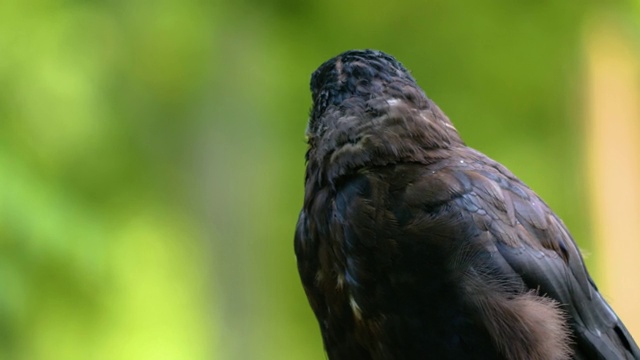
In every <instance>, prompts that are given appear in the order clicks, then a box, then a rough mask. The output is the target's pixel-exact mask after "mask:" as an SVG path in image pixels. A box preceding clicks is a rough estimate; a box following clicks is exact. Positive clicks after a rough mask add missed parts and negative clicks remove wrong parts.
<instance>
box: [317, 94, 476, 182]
mask: <svg viewBox="0 0 640 360" xmlns="http://www.w3.org/2000/svg"><path fill="white" fill-rule="evenodd" d="M425 104H426V106H425ZM425 104H422V106H418V105H416V104H415V103H413V102H409V101H406V100H400V99H374V100H370V101H368V102H367V103H366V104H365V105H362V104H361V105H360V106H351V107H348V106H347V107H346V110H345V107H342V108H340V109H335V110H334V111H333V112H328V113H327V114H326V119H325V121H326V122H327V123H328V124H329V125H330V126H328V128H329V130H327V131H326V132H325V133H324V134H323V136H322V137H321V139H319V140H318V142H317V144H315V146H313V147H312V148H311V149H310V150H309V153H308V158H307V159H308V164H307V182H309V181H314V182H317V183H318V185H321V186H322V185H325V186H326V185H329V184H335V183H336V182H338V181H339V179H340V178H341V177H344V176H348V175H349V174H354V173H356V172H358V171H359V170H360V169H363V168H367V167H378V166H386V165H389V164H394V163H409V162H414V163H424V164H429V163H433V162H434V161H437V160H438V159H439V158H443V157H447V156H448V155H447V154H448V153H449V150H451V149H452V148H456V147H459V146H464V143H463V142H462V140H461V139H460V136H459V135H458V132H457V131H456V129H455V128H454V127H453V125H451V122H450V121H449V119H448V118H447V117H446V116H445V115H444V113H442V111H441V110H440V109H439V108H438V107H437V106H436V105H435V104H434V103H433V102H431V101H430V100H428V99H426V102H425Z"/></svg>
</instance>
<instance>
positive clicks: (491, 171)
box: [294, 50, 640, 360]
mask: <svg viewBox="0 0 640 360" xmlns="http://www.w3.org/2000/svg"><path fill="white" fill-rule="evenodd" d="M310 88H311V97H312V103H313V105H312V107H311V111H310V115H309V120H308V124H307V130H306V136H307V143H308V149H307V151H306V154H305V160H306V171H305V182H304V199H303V204H302V210H301V211H300V214H299V217H298V220H297V225H296V229H295V236H294V250H295V255H296V262H297V268H298V273H299V276H300V279H301V283H302V287H303V289H304V292H305V294H306V297H307V299H308V302H309V304H310V307H311V309H312V310H313V313H314V314H315V317H316V319H317V321H318V325H319V327H320V333H321V335H322V340H323V344H324V350H325V351H326V354H327V356H328V358H329V359H331V360H336V359H338V360H341V359H350V360H364V359H444V360H449V359H451V360H458V359H460V360H463V359H464V360H474V359H476V360H488V359H496V360H497V359H508V360H525V359H526V360H543V359H544V360H547V359H550V360H565V359H611V360H612V359H640V350H639V349H638V346H637V344H636V343H635V341H634V340H633V338H632V336H631V334H630V333H629V331H628V330H627V329H626V327H625V326H624V324H623V323H622V321H621V320H620V318H619V317H618V316H617V315H616V313H615V312H614V311H613V310H612V308H611V306H610V305H609V304H608V303H607V302H606V301H605V299H604V298H603V296H602V294H600V292H599V291H598V288H597V287H596V284H595V283H594V281H593V279H592V278H591V276H590V275H589V273H588V271H587V268H586V267H585V264H584V261H583V257H582V255H581V253H580V250H579V248H578V246H577V245H576V243H575V241H574V239H573V238H572V236H571V234H570V233H569V231H568V230H567V227H566V226H565V225H564V224H563V222H562V220H560V218H559V217H558V216H557V215H556V214H555V213H554V212H553V211H552V210H551V209H550V208H549V206H548V205H547V204H546V203H545V202H544V201H543V200H542V199H541V198H540V197H539V196H538V195H536V194H535V193H534V192H533V190H531V189H530V188H529V187H528V186H527V185H525V184H524V183H523V182H522V181H520V180H519V179H518V178H517V177H516V176H515V175H513V174H512V173H511V172H510V171H509V170H508V169H507V168H506V167H504V166H503V165H501V164H500V163H498V162H496V161H494V160H492V159H490V158H489V157H487V156H486V155H484V154H482V153H481V152H479V151H477V150H474V149H472V148H470V147H468V146H467V145H466V144H465V143H464V142H463V140H462V139H461V137H460V135H459V133H458V131H457V130H456V128H455V127H454V125H453V123H452V122H451V121H450V120H449V118H448V117H447V116H446V115H445V114H444V112H443V111H442V110H440V108H438V106H437V105H436V104H435V103H434V102H433V101H432V100H431V99H430V98H428V97H427V96H426V94H425V92H424V91H423V90H422V89H421V88H420V86H418V84H417V82H416V80H415V79H414V77H413V76H412V75H411V73H410V72H409V71H408V70H407V69H406V68H405V67H404V66H403V65H402V64H401V63H400V62H399V61H398V60H396V59H395V58H394V57H392V56H391V55H388V54H386V53H384V52H382V51H378V50H349V51H346V52H344V53H341V54H339V55H337V56H335V57H333V58H331V59H329V60H327V61H326V62H324V63H323V64H322V65H320V66H319V67H318V68H317V70H315V71H314V72H313V74H312V76H311V82H310Z"/></svg>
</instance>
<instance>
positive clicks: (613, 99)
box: [585, 20, 640, 337]
mask: <svg viewBox="0 0 640 360" xmlns="http://www.w3.org/2000/svg"><path fill="white" fill-rule="evenodd" d="M586 30H587V31H586V38H585V39H586V41H585V45H586V77H587V88H586V92H587V94H586V99H585V100H586V102H585V106H586V109H585V110H586V111H585V114H586V141H585V146H586V152H587V163H588V164H587V169H588V182H589V196H590V198H591V199H590V200H591V216H592V219H593V222H592V229H593V231H594V240H595V249H596V254H597V261H598V268H599V269H600V270H601V271H600V276H599V278H600V279H601V280H603V281H600V283H599V285H600V286H601V291H602V292H603V294H604V296H605V297H606V298H607V300H608V301H609V302H610V304H611V305H612V306H613V307H614V309H615V311H616V312H617V313H618V315H619V316H620V317H621V318H622V319H623V321H624V322H625V325H626V326H627V327H628V328H629V331H631V333H632V334H635V335H636V337H637V336H640V281H639V280H638V274H640V109H639V107H638V102H639V101H640V88H639V81H640V76H639V75H640V69H639V64H640V58H639V56H638V53H637V52H636V51H634V50H635V49H634V48H633V43H632V42H631V41H630V39H629V38H628V37H625V36H624V34H623V33H622V31H621V30H620V27H619V26H617V23H616V22H614V21H604V20H600V21H594V22H591V23H590V24H589V25H588V26H587V27H586Z"/></svg>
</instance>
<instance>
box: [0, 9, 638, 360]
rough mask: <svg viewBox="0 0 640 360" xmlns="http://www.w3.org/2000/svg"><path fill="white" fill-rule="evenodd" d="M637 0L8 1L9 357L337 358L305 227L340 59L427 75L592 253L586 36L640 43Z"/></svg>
mask: <svg viewBox="0 0 640 360" xmlns="http://www.w3.org/2000/svg"><path fill="white" fill-rule="evenodd" d="M637 5H638V4H637V2H619V3H615V2H612V3H608V5H606V7H605V6H604V5H602V4H600V3H599V2H596V1H590V2H589V1H587V2H578V1H520V2H513V1H490V2H478V1H451V0H435V1H417V0H415V1H405V2H392V1H377V0H374V1H369V2H365V1H337V0H328V1H324V2H320V1H317V2H303V1H294V0H275V1H228V0H227V1H222V0H218V1H215V0H214V1H213V2H205V1H195V0H183V1H167V0H159V1H155V2H150V1H149V2H143V1H136V0H133V1H123V0H114V1H90V2H85V1H39V0H26V1H11V0H9V1H8V2H6V1H5V2H2V4H0V359H19V360H22V359H28V360H32V359H36V360H38V359H47V360H48V359H56V360H57V359H63V360H67V359H69V360H73V359H323V358H324V355H323V350H322V345H321V340H320V336H319V333H318V330H317V325H316V323H315V319H314V318H313V316H312V313H311V310H310V309H309V307H308V305H307V302H306V298H305V297H304V294H303V291H302V288H301V286H300V283H299V279H298V275H297V270H296V266H295V258H294V255H293V231H294V227H295V223H296V220H297V214H298V211H299V209H300V206H301V203H302V194H303V176H304V175H303V173H304V152H305V150H306V145H305V142H304V130H305V126H306V121H307V114H308V110H309V107H310V104H311V101H310V95H309V91H308V82H309V76H310V74H311V72H312V71H313V70H314V69H315V68H316V67H317V66H318V65H319V64H320V63H322V62H323V61H325V60H326V59H328V58H329V57H332V56H334V55H336V54H338V53H340V52H342V51H344V50H347V49H353V48H376V49H381V50H384V51H386V52H389V53H391V54H393V55H394V56H396V57H397V58H398V59H400V60H401V61H402V62H403V63H404V64H405V65H406V66H407V67H408V68H409V69H412V71H413V74H414V76H415V77H416V79H417V80H418V82H419V83H420V84H421V86H422V87H423V88H424V89H425V91H426V92H427V94H429V96H430V97H431V98H432V99H434V100H435V101H436V102H437V103H438V104H439V105H440V107H441V108H442V109H443V110H444V111H445V112H446V113H447V114H448V115H449V117H450V118H451V119H452V120H453V122H454V123H455V124H456V126H457V128H458V129H459V131H460V132H461V134H462V136H463V138H464V139H465V140H466V142H467V143H468V144H469V145H471V146H472V147H474V148H477V149H479V150H481V151H483V152H485V153H486V154H488V155H489V156H491V157H493V158H495V159H496V160H498V161H500V162H502V163H503V164H505V165H506V166H507V167H509V168H510V169H511V170H512V171H514V172H515V173H516V174H517V175H518V176H519V177H520V178H522V179H523V180H524V181H525V182H526V183H528V184H529V185H530V186H531V187H532V188H533V189H534V190H536V191H537V192H538V193H539V194H540V195H541V196H542V197H543V198H544V199H545V200H546V201H547V202H548V203H549V204H550V205H551V207H552V208H553V209H554V210H555V211H556V212H557V213H558V214H559V215H560V216H561V217H562V218H563V219H564V220H565V223H566V224H567V225H568V227H569V228H570V229H571V231H572V233H573V235H574V237H575V238H576V239H577V241H578V242H579V243H580V245H581V247H583V248H585V249H587V252H588V250H589V249H590V248H591V241H592V237H591V236H590V225H589V223H590V222H589V221H588V216H589V213H588V205H589V204H588V203H589V201H588V198H587V196H586V192H587V188H586V186H585V184H584V181H582V178H583V177H584V176H585V175H584V171H583V170H584V164H585V162H586V160H585V159H584V155H583V149H584V142H583V137H582V134H583V133H584V129H583V127H584V125H583V121H582V118H583V115H584V114H583V113H584V106H583V105H584V104H583V103H584V96H583V95H584V93H583V91H582V87H583V86H584V83H585V74H584V73H585V70H584V61H585V60H584V38H585V37H584V34H585V27H586V26H587V25H586V24H588V22H589V21H592V20H593V19H597V18H599V17H601V16H606V17H608V18H612V19H615V20H614V22H615V23H617V24H620V25H621V28H623V29H625V30H624V31H627V32H628V33H629V34H631V38H632V39H637V38H635V37H634V36H635V35H634V34H636V32H637V30H638V29H639V27H638V26H637V24H638V23H637V19H639V18H640V15H639V14H640V12H638V6H637ZM589 266H590V268H592V269H593V270H594V271H595V273H594V275H595V277H596V279H597V278H598V272H597V271H598V269H597V267H595V268H594V266H595V265H594V264H593V260H592V258H589Z"/></svg>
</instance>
